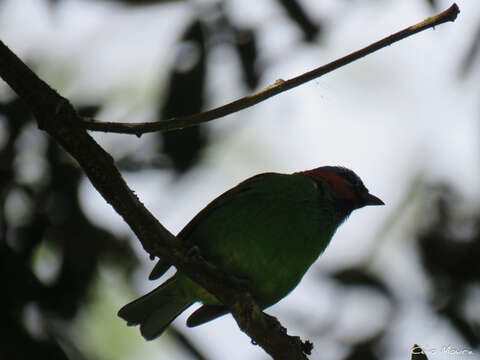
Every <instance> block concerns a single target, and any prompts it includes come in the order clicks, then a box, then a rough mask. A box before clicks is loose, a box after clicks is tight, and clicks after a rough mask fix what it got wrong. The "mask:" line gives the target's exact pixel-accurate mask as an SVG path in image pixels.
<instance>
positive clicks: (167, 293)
mask: <svg viewBox="0 0 480 360" xmlns="http://www.w3.org/2000/svg"><path fill="white" fill-rule="evenodd" d="M193 303H194V300H192V299H190V298H188V297H187V296H185V295H184V294H182V292H181V291H180V288H179V286H178V283H177V277H176V276H173V277H172V278H170V279H169V280H167V281H166V282H165V283H164V284H162V285H160V286H159V287H157V288H156V289H155V290H153V291H151V292H149V293H148V294H146V295H144V296H142V297H140V298H138V299H137V300H135V301H132V302H131V303H129V304H127V305H125V306H124V307H122V308H121V309H120V311H119V312H118V316H120V317H121V318H122V319H124V320H126V321H127V325H140V332H141V333H142V336H143V337H144V338H145V339H147V340H153V339H155V338H156V337H158V336H160V335H161V334H162V333H163V331H164V330H165V329H166V328H167V327H168V325H170V323H171V322H172V321H173V320H175V318H176V317H177V316H178V315H180V314H181V313H182V312H183V311H184V310H185V309H186V308H188V307H189V306H190V305H192V304H193Z"/></svg>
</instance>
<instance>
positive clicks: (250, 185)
mask: <svg viewBox="0 0 480 360" xmlns="http://www.w3.org/2000/svg"><path fill="white" fill-rule="evenodd" d="M270 174H272V173H264V174H259V175H255V176H252V177H250V178H248V179H246V180H244V181H243V182H241V183H240V184H238V185H237V186H235V187H234V188H231V189H230V190H228V191H226V192H224V193H223V194H222V195H220V196H219V197H217V198H216V199H215V200H213V201H212V202H210V203H209V204H208V205H207V206H205V207H204V208H203V209H202V210H201V211H200V212H199V213H198V214H197V215H196V216H195V217H194V218H193V219H192V220H191V221H190V222H189V223H188V224H187V225H186V226H185V227H184V228H183V229H182V230H181V231H180V232H179V233H178V235H177V237H178V238H179V239H180V240H186V239H188V237H189V236H190V234H191V233H192V232H193V231H194V229H195V228H196V227H197V225H198V224H199V223H201V222H202V220H203V219H204V218H205V217H208V216H209V215H210V214H211V213H212V212H214V211H216V210H217V209H219V208H221V207H222V206H224V205H225V204H228V203H229V202H230V201H231V199H232V198H233V197H236V196H238V195H239V194H245V195H246V196H248V195H249V192H251V191H252V190H253V189H255V184H256V183H258V182H259V181H262V180H264V179H265V177H268V176H269V175H270ZM171 266H172V264H170V263H169V262H168V261H167V260H166V259H164V260H162V259H159V260H158V262H157V263H156V264H155V267H154V268H153V270H152V272H151V273H150V275H149V277H148V278H149V279H150V280H155V279H158V278H160V277H161V276H162V275H163V274H165V273H166V272H167V270H168V269H170V267H171Z"/></svg>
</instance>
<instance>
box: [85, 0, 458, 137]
mask: <svg viewBox="0 0 480 360" xmlns="http://www.w3.org/2000/svg"><path fill="white" fill-rule="evenodd" d="M459 12H460V10H459V8H458V6H457V4H455V3H454V4H453V5H452V6H450V7H449V8H448V9H447V10H445V11H443V12H441V13H439V14H437V15H435V16H433V17H429V18H427V19H425V20H423V21H422V22H419V23H418V24H416V25H412V26H409V27H408V28H406V29H404V30H401V31H399V32H397V33H395V34H392V35H390V36H387V37H386V38H383V39H382V40H379V41H377V42H374V43H373V44H370V45H368V46H366V47H364V48H363V49H360V50H357V51H355V52H353V53H351V54H349V55H346V56H344V57H341V58H339V59H337V60H335V61H332V62H330V63H328V64H326V65H323V66H320V67H318V68H316V69H314V70H311V71H308V72H306V73H304V74H302V75H299V76H297V77H294V78H291V79H289V80H282V79H278V80H277V81H275V84H273V85H270V86H268V87H266V88H264V89H262V90H260V91H258V92H256V93H254V94H251V95H247V96H245V97H242V98H240V99H238V100H235V101H232V102H230V103H228V104H225V105H222V106H219V107H217V108H215V109H212V110H208V111H205V112H201V113H198V114H193V115H188V116H181V117H176V118H171V119H168V120H161V121H154V122H143V123H114V122H100V121H96V120H93V119H83V124H82V125H83V126H84V128H85V129H88V130H94V131H104V132H112V133H119V134H134V135H137V136H141V135H142V134H145V133H149V132H155V131H164V132H167V131H172V130H177V129H183V128H186V127H190V126H195V125H198V124H201V123H204V122H207V121H211V120H215V119H218V118H221V117H224V116H226V115H230V114H233V113H235V112H237V111H240V110H243V109H246V108H248V107H251V106H253V105H256V104H258V103H260V102H262V101H264V100H266V99H268V98H271V97H272V96H275V95H277V94H280V93H282V92H284V91H287V90H290V89H292V88H294V87H296V86H299V85H302V84H305V83H306V82H309V81H311V80H313V79H316V78H319V77H321V76H323V75H325V74H327V73H329V72H331V71H333V70H336V69H338V68H340V67H342V66H345V65H347V64H350V63H352V62H354V61H356V60H358V59H360V58H362V57H364V56H366V55H369V54H371V53H373V52H375V51H377V50H380V49H382V48H384V47H386V46H389V45H392V44H393V43H395V42H397V41H399V40H402V39H405V38H406V37H409V36H411V35H414V34H416V33H418V32H420V31H423V30H426V29H430V28H435V26H437V25H440V24H443V23H446V22H448V21H455V19H456V18H457V15H458V13H459Z"/></svg>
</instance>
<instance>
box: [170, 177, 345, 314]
mask: <svg viewBox="0 0 480 360" xmlns="http://www.w3.org/2000/svg"><path fill="white" fill-rule="evenodd" d="M337 225H338V224H337V223H336V221H335V217H334V210H333V205H332V203H331V198H329V196H328V189H325V188H323V185H322V184H319V183H317V182H315V181H314V180H312V179H311V178H310V177H307V176H305V175H301V174H294V175H284V174H275V173H267V174H261V175H257V176H255V177H253V178H250V179H248V180H246V181H244V182H243V183H241V184H239V185H238V186H236V187H235V188H233V189H231V190H229V191H228V192H226V193H224V194H223V195H222V196H220V197H218V198H217V199H215V200H214V201H213V202H212V203H210V204H209V205H208V206H207V207H206V208H205V209H204V210H202V211H201V212H200V213H199V214H198V215H197V216H196V217H195V218H194V219H193V220H192V221H191V222H190V223H189V224H188V225H187V226H186V227H185V228H184V229H183V230H182V231H181V233H180V234H179V237H180V238H183V239H186V240H189V241H190V242H192V243H193V244H196V245H198V247H199V248H200V250H201V253H202V255H203V256H205V258H206V259H207V260H209V261H211V262H212V263H214V264H215V265H216V266H218V267H219V268H220V269H222V270H223V271H225V272H226V273H229V274H233V275H235V276H236V277H238V278H242V279H246V280H248V281H250V283H251V292H252V294H253V295H254V296H255V298H256V300H257V301H258V302H259V303H260V305H261V306H263V307H268V306H271V305H273V304H274V303H276V302H277V301H279V300H280V299H281V298H283V297H284V296H286V295H287V294H288V293H289V292H290V291H291V290H293V288H294V287H295V286H296V285H297V284H298V282H299V281H300V280H301V278H302V277H303V275H304V273H305V272H306V271H307V269H308V268H309V267H310V265H311V264H312V263H313V262H314V261H315V260H316V258H317V257H318V256H319V255H320V253H321V252H323V250H324V249H325V248H326V246H327V245H328V243H329V241H330V239H331V237H332V236H333V233H334V232H335V229H336V227H337ZM187 281H188V280H187ZM186 287H187V288H190V289H191V291H196V290H193V288H194V287H191V286H186ZM197 296H199V297H201V298H202V297H203V299H201V300H203V301H204V302H206V303H209V302H212V298H211V297H209V296H205V293H204V292H198V294H197Z"/></svg>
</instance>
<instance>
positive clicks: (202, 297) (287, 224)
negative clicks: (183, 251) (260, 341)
mask: <svg viewBox="0 0 480 360" xmlns="http://www.w3.org/2000/svg"><path fill="white" fill-rule="evenodd" d="M383 204H384V203H383V201H382V200H380V199H379V198H378V197H376V196H373V195H371V194H370V193H369V192H368V190H367V188H366V187H365V186H364V185H363V183H362V181H361V180H360V178H359V177H358V176H357V175H356V174H355V173H354V172H353V171H351V170H349V169H346V168H344V167H337V166H323V167H318V168H316V169H312V170H307V171H302V172H297V173H293V174H278V173H264V174H259V175H256V176H253V177H251V178H249V179H247V180H245V181H243V182H241V183H240V184H238V185H237V186H235V187H234V188H232V189H230V190H228V191H226V192H225V193H223V194H222V195H220V196H219V197H217V198H216V199H215V200H213V201H212V202H211V203H210V204H208V205H207V206H206V207H205V208H204V209H203V210H201V211H200V212H199V213H198V214H197V215H196V216H195V217H194V218H193V219H192V220H191V221H190V222H189V223H188V224H187V225H186V226H185V228H183V230H182V231H181V232H180V233H179V234H178V238H179V239H181V240H187V241H189V242H190V243H192V244H194V245H196V246H197V247H198V248H199V250H200V252H201V254H202V256H203V257H204V258H205V259H206V260H207V261H210V262H211V263H213V264H214V265H215V266H217V267H218V268H219V269H220V270H222V271H224V272H225V273H227V274H231V275H233V276H235V277H237V278H239V279H243V280H247V283H248V284H249V285H248V287H249V291H250V293H251V294H252V296H253V297H254V299H255V300H256V302H257V304H258V305H259V306H260V307H261V308H262V309H265V308H267V307H269V306H272V305H273V304H275V303H277V302H278V301H279V300H280V299H282V298H284V297H285V296H286V295H287V294H288V293H290V292H291V291H292V290H293V289H294V288H295V287H296V286H297V284H298V283H299V282H300V280H301V279H302V277H303V275H304V274H305V272H306V271H307V270H308V268H309V267H310V266H311V265H312V264H313V262H314V261H315V260H316V259H317V258H318V256H319V255H320V254H321V253H322V252H323V251H324V250H325V248H326V247H327V245H328V244H329V242H330V239H331V238H332V236H333V234H334V233H335V231H336V229H337V228H338V226H339V225H340V224H342V222H343V221H345V219H346V218H347V217H348V216H349V215H350V213H351V212H352V211H353V210H355V209H359V208H361V207H363V206H366V205H383ZM170 266H171V264H169V263H168V262H166V261H162V259H160V260H159V262H158V263H157V264H156V266H155V268H154V269H153V271H152V273H151V275H150V279H156V278H159V277H160V276H162V275H163V274H164V273H165V272H166V271H167V270H168V269H169V268H170ZM197 301H200V302H202V303H203V306H202V307H200V308H199V309H198V310H197V311H195V312H194V313H193V314H192V315H191V316H190V317H189V318H188V320H187V325H188V326H189V327H193V326H197V325H200V324H203V323H205V322H207V321H210V320H213V319H215V318H217V317H219V316H221V315H224V314H227V313H228V309H227V308H226V307H225V306H224V305H222V303H221V302H220V301H219V300H218V299H217V298H216V297H215V296H214V295H213V294H210V293H209V292H208V291H206V290H205V289H203V288H202V287H201V286H200V285H198V284H196V283H195V282H193V281H192V280H190V278H189V277H188V276H186V275H185V274H183V273H182V272H181V271H177V272H176V273H175V275H173V276H172V277H171V278H170V279H168V280H167V281H165V282H164V283H163V284H162V285H160V286H159V287H157V288H156V289H154V290H153V291H151V292H150V293H148V294H146V295H144V296H142V297H140V298H139V299H137V300H135V301H133V302H131V303H129V304H127V305H125V306H124V307H123V308H122V309H120V311H119V312H118V316H120V317H121V318H123V319H125V320H126V321H127V323H128V325H138V324H140V331H141V333H142V335H143V337H144V338H145V339H147V340H152V339H155V338H156V337H158V336H160V335H161V334H162V332H163V331H164V330H165V329H166V328H167V327H168V325H169V324H170V323H171V322H172V321H173V320H174V319H175V318H176V317H177V316H178V315H180V314H181V313H182V312H183V311H184V310H185V309H187V308H188V307H189V306H190V305H192V304H193V303H195V302H197Z"/></svg>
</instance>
